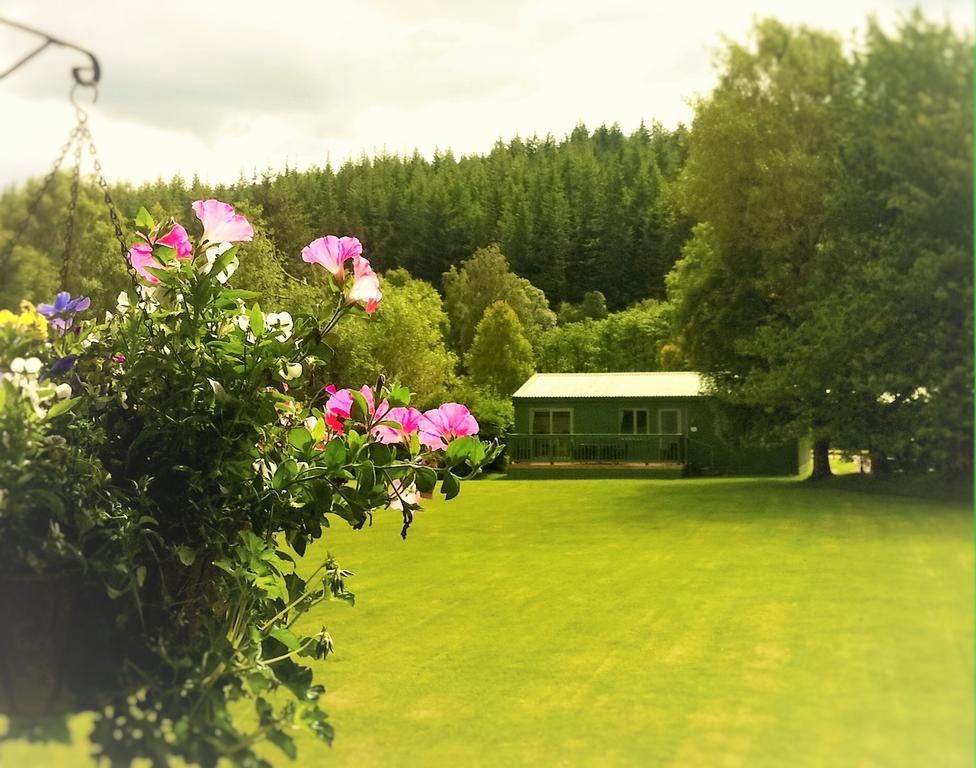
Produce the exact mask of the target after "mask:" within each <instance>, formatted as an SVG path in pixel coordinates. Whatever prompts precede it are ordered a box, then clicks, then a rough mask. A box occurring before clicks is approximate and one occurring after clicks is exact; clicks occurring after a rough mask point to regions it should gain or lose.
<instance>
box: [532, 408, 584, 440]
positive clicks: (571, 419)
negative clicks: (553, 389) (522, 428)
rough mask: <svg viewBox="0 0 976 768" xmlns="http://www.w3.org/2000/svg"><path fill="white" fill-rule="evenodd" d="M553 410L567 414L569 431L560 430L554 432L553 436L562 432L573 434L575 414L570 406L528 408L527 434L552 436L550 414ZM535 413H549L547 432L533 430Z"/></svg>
mask: <svg viewBox="0 0 976 768" xmlns="http://www.w3.org/2000/svg"><path fill="white" fill-rule="evenodd" d="M554 411H558V412H560V413H568V414H569V432H565V433H563V432H560V433H558V434H555V437H560V436H562V435H564V434H568V435H573V434H575V428H576V414H575V413H574V411H573V409H572V408H529V434H530V435H542V436H552V435H554V433H553V431H552V414H553V412H554ZM537 413H548V414H549V431H548V432H536V431H535V415H536V414H537Z"/></svg>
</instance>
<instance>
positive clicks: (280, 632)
mask: <svg viewBox="0 0 976 768" xmlns="http://www.w3.org/2000/svg"><path fill="white" fill-rule="evenodd" d="M268 634H269V635H270V636H271V637H273V638H274V639H275V640H277V641H278V642H279V643H281V644H282V645H283V646H285V648H287V649H288V650H289V651H297V650H298V649H299V648H300V647H301V645H302V644H301V641H300V640H299V639H298V636H297V635H296V634H295V633H294V632H292V631H291V630H290V629H287V628H285V627H278V628H277V629H272V630H271V632H269V633H268Z"/></svg>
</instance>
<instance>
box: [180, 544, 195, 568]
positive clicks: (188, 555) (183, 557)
mask: <svg viewBox="0 0 976 768" xmlns="http://www.w3.org/2000/svg"><path fill="white" fill-rule="evenodd" d="M176 556H177V557H178V558H180V562H181V563H183V565H193V561H194V560H196V559H197V551H196V550H195V549H192V548H191V547H188V546H186V545H185V544H184V545H183V546H181V547H177V548H176Z"/></svg>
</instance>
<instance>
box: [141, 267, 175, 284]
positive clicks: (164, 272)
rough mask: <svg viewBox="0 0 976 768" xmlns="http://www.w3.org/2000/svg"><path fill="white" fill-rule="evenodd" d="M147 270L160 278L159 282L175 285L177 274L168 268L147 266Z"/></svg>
mask: <svg viewBox="0 0 976 768" xmlns="http://www.w3.org/2000/svg"><path fill="white" fill-rule="evenodd" d="M145 270H146V272H148V273H149V274H150V275H152V276H153V277H156V278H159V282H161V283H162V284H163V285H173V284H174V283H175V282H176V274H175V273H173V272H170V271H169V270H168V269H159V268H158V267H146V268H145Z"/></svg>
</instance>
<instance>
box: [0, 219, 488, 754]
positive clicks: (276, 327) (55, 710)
mask: <svg viewBox="0 0 976 768" xmlns="http://www.w3.org/2000/svg"><path fill="white" fill-rule="evenodd" d="M193 209H194V211H195V212H196V214H197V217H198V218H199V219H200V221H201V223H202V225H203V233H202V235H201V236H200V237H199V238H198V240H197V242H196V244H194V243H192V242H191V241H190V239H189V236H188V234H187V232H186V230H185V229H184V228H183V227H182V226H180V225H179V224H177V223H176V222H170V223H168V224H163V223H157V222H156V221H155V220H154V219H153V217H152V216H151V215H150V214H149V212H148V211H146V210H145V209H143V210H141V211H140V212H139V215H138V216H137V217H136V222H135V223H136V226H137V229H138V230H139V233H138V237H139V240H138V242H136V243H135V244H134V245H133V246H132V248H131V250H130V251H129V252H128V256H127V258H128V262H129V266H130V268H131V270H132V277H133V279H134V281H135V284H134V286H133V289H132V290H131V291H129V292H123V293H122V294H121V295H120V296H119V298H118V299H117V306H116V307H115V308H114V312H112V311H109V312H108V313H107V314H106V315H105V319H104V321H101V320H98V319H91V320H87V319H82V318H81V317H80V316H81V315H82V314H83V313H85V311H86V310H88V309H89V308H90V305H91V302H90V301H89V299H87V298H75V299H72V298H71V296H70V295H69V294H68V293H67V292H64V291H63V292H61V293H59V294H58V295H57V297H56V299H55V301H54V302H53V303H52V304H41V305H38V306H37V307H36V308H34V307H33V306H32V305H30V304H26V303H25V304H24V305H23V306H22V308H21V312H20V314H19V315H15V314H14V313H12V312H10V311H7V310H0V434H2V435H3V439H2V440H0V563H3V564H4V567H6V568H8V569H10V570H13V569H16V575H3V574H0V712H2V713H4V714H8V715H12V716H14V717H15V718H18V719H19V720H24V719H29V718H32V717H34V718H40V717H44V716H49V715H56V714H63V713H69V712H77V711H81V710H95V712H96V714H95V716H94V719H93V731H92V734H91V740H92V742H93V743H94V744H95V745H97V750H98V757H99V758H100V759H103V760H106V761H108V762H110V763H111V764H112V765H118V766H124V765H127V764H129V763H130V762H131V761H133V760H139V759H145V760H148V761H150V762H151V763H152V764H153V765H168V764H170V763H171V762H172V760H174V759H179V760H181V761H183V762H184V763H186V764H189V765H203V766H212V765H216V764H218V763H220V762H221V761H228V762H229V763H230V764H233V765H239V766H248V767H249V768H253V767H255V766H261V767H262V768H264V767H265V766H269V765H270V764H269V763H267V762H266V761H265V760H263V759H261V758H259V756H258V754H257V753H256V752H255V751H254V747H255V745H256V744H258V743H259V742H261V741H268V742H270V743H272V744H274V745H275V746H276V747H278V748H279V749H280V750H281V751H282V753H284V754H285V755H287V756H288V757H291V758H294V756H295V754H296V750H297V747H296V742H295V734H296V733H299V732H306V733H310V734H311V735H313V736H314V737H316V738H319V739H322V740H324V741H326V742H328V741H330V740H331V738H332V726H331V725H330V724H329V722H328V718H327V715H326V713H325V712H324V711H323V710H322V709H321V706H320V698H321V696H322V694H323V693H324V686H322V685H320V684H318V683H317V682H316V680H315V676H314V674H313V670H312V667H311V666H310V662H312V661H316V660H322V659H324V658H325V657H326V656H327V655H328V654H330V653H331V652H332V647H333V646H332V638H331V636H330V635H329V633H328V631H327V630H326V628H325V627H324V626H321V627H319V628H316V627H309V626H308V624H307V622H305V621H303V620H302V619H303V617H305V616H306V615H307V614H308V612H309V611H310V609H312V608H313V607H314V606H316V605H318V604H320V603H322V602H325V601H339V602H344V603H352V602H353V596H352V594H351V593H350V592H348V591H347V589H346V587H345V579H346V578H347V577H348V576H350V575H351V574H350V573H349V571H346V570H345V569H343V568H341V567H340V566H339V565H338V563H337V562H336V560H335V558H334V557H333V556H332V555H331V554H330V553H327V552H323V551H321V550H320V551H318V552H316V553H315V554H314V555H312V556H313V557H314V558H315V561H316V562H313V563H311V564H309V563H308V561H306V562H305V563H304V564H303V563H301V562H300V561H301V558H303V557H304V556H305V555H306V550H307V548H308V547H309V546H310V545H311V544H313V542H315V541H316V540H319V539H321V538H322V537H323V536H324V535H325V534H326V533H327V531H328V528H329V526H330V524H331V523H330V519H331V520H332V521H336V522H338V521H342V522H344V523H346V524H348V525H350V526H352V527H353V528H363V527H365V526H366V525H367V524H368V523H369V522H370V521H371V520H372V516H373V514H374V512H381V511H382V510H384V509H389V510H393V511H394V512H395V513H397V515H398V516H402V520H403V528H402V533H401V535H403V536H404V537H405V536H406V532H407V528H408V527H409V526H410V524H411V522H412V521H413V519H414V513H415V512H416V511H417V510H419V509H420V499H421V498H423V497H425V496H426V497H429V495H430V494H432V493H433V492H434V491H435V490H436V489H437V488H438V487H439V488H440V491H441V493H442V494H443V495H444V496H445V497H446V498H448V499H451V498H453V497H454V496H456V495H457V494H458V493H459V491H460V483H461V481H462V480H463V479H465V478H468V477H472V476H474V475H475V474H476V473H477V472H479V471H480V469H481V467H482V466H484V465H485V464H486V463H488V462H491V461H492V460H494V458H495V457H496V456H497V454H498V451H499V450H500V449H499V446H497V445H491V444H486V443H482V442H480V441H479V440H478V438H477V436H476V435H477V432H478V424H477V421H476V420H475V419H474V417H473V416H472V415H471V413H470V412H469V411H468V409H467V408H466V407H465V406H463V405H461V404H459V403H443V404H441V405H439V406H438V407H436V408H430V409H428V410H426V411H423V412H421V411H420V410H418V409H417V408H414V407H411V405H410V400H411V392H410V390H409V389H408V388H407V387H405V386H402V385H400V384H398V383H394V384H393V385H388V384H387V383H386V381H385V379H384V378H383V377H379V380H378V381H377V382H376V384H375V385H373V386H369V385H366V386H362V387H360V388H359V389H352V388H340V387H337V386H334V385H332V384H328V385H325V381H323V380H322V377H323V374H324V373H325V371H326V370H327V369H328V365H327V363H328V362H329V361H330V360H331V359H332V358H333V356H334V349H333V345H334V344H335V343H336V338H337V333H336V329H337V327H338V326H339V323H340V322H341V321H343V320H344V318H347V317H348V318H359V319H360V320H363V319H367V318H369V316H370V315H372V314H373V313H374V312H375V311H376V310H377V307H378V304H379V302H380V301H381V300H382V292H381V290H380V282H379V277H378V275H376V274H375V273H374V272H373V270H372V268H371V267H370V265H369V262H368V261H367V260H366V259H365V258H363V256H362V245H361V243H359V241H358V240H356V239H355V238H350V237H342V238H339V237H335V236H332V235H328V236H326V237H323V238H319V239H318V240H315V241H313V242H312V243H310V244H309V246H308V247H307V248H305V249H304V250H303V252H302V258H303V260H304V261H305V262H306V263H307V264H309V265H313V266H314V268H315V269H316V270H320V273H319V274H317V275H314V274H313V277H314V278H315V279H314V280H313V282H312V283H311V284H307V287H308V289H309V290H315V289H316V287H317V288H318V289H319V290H320V291H321V294H322V300H321V301H316V302H315V303H314V304H313V305H311V306H310V307H309V308H308V311H307V312H305V313H298V312H296V314H295V316H292V315H291V313H290V312H288V311H286V310H283V309H277V311H273V312H265V311H264V310H262V309H261V306H260V305H259V303H258V302H257V301H256V299H257V298H258V297H259V296H260V294H258V293H256V292H253V291H249V290H246V289H240V288H234V287H232V286H231V285H229V284H228V281H229V280H230V278H231V276H232V275H233V273H234V271H235V269H236V267H237V265H238V263H239V259H238V246H236V245H233V244H232V243H233V242H247V241H249V240H251V236H252V228H251V225H250V224H249V223H248V222H247V220H246V219H245V218H244V217H243V216H240V215H238V214H236V213H235V212H234V209H233V208H232V207H231V206H229V205H227V204H225V203H221V202H219V201H217V200H207V201H198V202H197V203H195V204H194V206H193ZM164 233H165V234H164ZM249 302H250V303H249ZM309 554H310V555H311V550H309ZM10 564H12V565H10ZM314 566H317V567H314ZM22 574H35V575H22ZM286 693H287V694H290V696H285V695H283V694H286ZM232 704H234V706H231V705H232ZM248 705H249V707H250V708H252V713H253V714H252V715H251V716H250V717H241V718H238V717H237V715H236V714H234V713H236V712H238V711H240V706H244V707H245V708H248Z"/></svg>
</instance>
